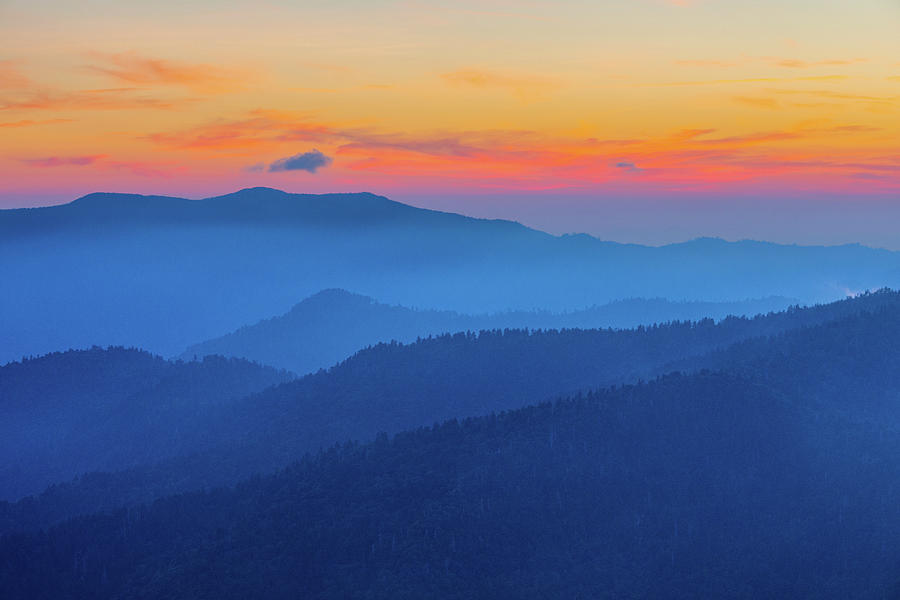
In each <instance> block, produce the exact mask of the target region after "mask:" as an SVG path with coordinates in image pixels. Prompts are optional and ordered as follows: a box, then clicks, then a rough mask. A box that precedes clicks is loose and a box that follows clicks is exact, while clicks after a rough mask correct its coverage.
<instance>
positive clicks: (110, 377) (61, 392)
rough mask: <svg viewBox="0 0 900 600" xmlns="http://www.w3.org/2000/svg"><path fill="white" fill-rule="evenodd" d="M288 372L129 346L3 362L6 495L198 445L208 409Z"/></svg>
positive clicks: (0, 416) (2, 489) (0, 480)
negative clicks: (168, 356)
mask: <svg viewBox="0 0 900 600" xmlns="http://www.w3.org/2000/svg"><path fill="white" fill-rule="evenodd" d="M290 378H291V376H290V375H289V374H287V373H284V372H280V371H277V370H275V369H272V368H269V367H262V366H260V365H256V364H252V363H249V362H247V361H243V360H235V359H224V358H219V357H207V358H205V359H204V360H202V361H199V362H190V363H182V362H169V361H166V360H163V359H162V358H160V357H158V356H153V355H151V354H148V353H147V352H143V351H138V350H131V349H125V348H108V349H101V348H93V349H90V350H82V351H69V352H61V353H54V354H50V355H47V356H43V357H40V358H35V359H30V360H25V361H22V362H17V363H11V364H9V365H6V366H4V367H0V456H2V457H3V461H2V463H0V499H7V500H8V499H17V498H20V497H22V496H23V495H26V494H33V493H36V492H40V491H42V490H44V489H45V488H46V487H47V486H48V485H50V484H51V483H55V482H59V481H67V480H69V479H71V478H73V477H75V476H76V475H79V474H81V473H85V472H90V471H100V470H121V469H125V468H129V467H133V466H136V465H140V464H146V463H148V462H158V461H160V460H162V459H164V458H169V457H173V456H180V455H183V454H185V453H186V452H195V451H196V449H197V447H198V445H199V444H202V440H203V439H204V438H205V436H207V435H208V432H207V431H206V428H207V427H208V426H209V418H208V417H209V414H210V412H213V411H216V410H220V409H221V408H222V407H223V406H225V405H227V404H228V403H230V402H234V401H237V400H238V399H241V398H244V397H245V396H247V395H249V394H251V393H253V392H257V391H259V390H262V389H264V388H266V387H269V386H271V385H275V384H277V383H281V382H284V381H287V380H289V379H290ZM185 439H190V440H191V442H190V444H189V445H188V446H185V441H184V440H185Z"/></svg>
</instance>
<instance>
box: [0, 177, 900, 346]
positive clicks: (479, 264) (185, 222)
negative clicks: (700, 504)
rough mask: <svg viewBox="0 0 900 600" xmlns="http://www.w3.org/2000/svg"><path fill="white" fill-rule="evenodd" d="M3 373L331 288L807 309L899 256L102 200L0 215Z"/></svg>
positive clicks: (219, 201)
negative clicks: (647, 242) (639, 241)
mask: <svg viewBox="0 0 900 600" xmlns="http://www.w3.org/2000/svg"><path fill="white" fill-rule="evenodd" d="M0 280H2V281H3V282H4V283H5V287H4V292H5V293H4V294H2V295H0V314H2V315H4V319H3V320H2V321H0V339H3V340H4V344H3V345H2V347H0V363H3V362H7V361H11V360H18V359H19V358H21V357H22V356H28V355H39V354H44V353H47V352H52V351H55V350H58V349H60V348H78V347H82V348H83V347H90V346H91V345H103V346H107V345H134V346H138V347H142V348H145V349H147V350H149V351H151V352H154V353H158V354H162V355H164V356H172V355H176V354H178V353H180V352H183V351H184V349H185V348H187V347H188V346H190V345H191V344H195V343H197V342H198V341H201V340H208V339H213V338H216V337H219V336H222V335H224V334H226V333H228V332H231V331H235V330H236V329H238V328H240V327H242V326H244V325H247V324H248V323H256V322H258V321H259V320H261V319H264V318H268V317H271V316H272V315H279V314H283V313H285V312H287V311H288V310H289V309H290V308H291V307H292V306H294V305H295V304H296V303H297V301H298V299H302V298H306V297H309V296H311V295H313V294H315V293H317V292H319V291H321V290H323V289H331V288H341V289H350V290H354V291H355V292H357V293H360V294H363V295H365V296H369V297H373V298H378V299H379V301H381V302H384V303H386V304H388V305H401V306H408V307H416V308H419V309H439V310H453V311H456V312H461V313H466V314H483V313H492V312H503V311H507V310H526V311H531V310H547V311H552V312H565V311H572V310H580V309H583V308H584V307H590V306H595V305H603V304H605V303H608V302H611V301H614V300H621V299H624V298H667V299H670V300H698V301H706V302H722V301H739V300H744V299H747V298H761V297H770V296H782V297H786V298H795V299H797V301H798V302H800V303H804V304H806V303H812V302H817V301H831V300H834V299H837V298H841V297H844V296H845V295H846V294H847V293H848V292H856V291H861V290H865V289H875V288H880V287H883V286H895V287H896V286H897V285H898V284H900V254H898V253H896V252H889V251H885V250H877V249H872V248H866V247H863V246H856V245H846V246H834V247H812V246H810V247H803V246H786V245H778V244H769V243H762V242H751V241H740V242H725V241H723V240H714V239H699V240H694V241H691V242H686V243H683V244H671V245H667V246H661V247H649V246H639V245H633V244H618V243H613V242H607V241H602V240H598V239H595V238H592V237H590V236H585V235H576V236H552V235H549V234H546V233H543V232H539V231H535V230H532V229H528V228H526V227H523V226H521V225H519V224H516V223H512V222H509V221H496V220H481V219H472V218H468V217H463V216H461V215H455V214H450V213H442V212H436V211H428V210H423V209H418V208H415V207H411V206H407V205H403V204H400V203H397V202H392V201H390V200H388V199H386V198H383V197H380V196H375V195H373V194H325V195H310V194H287V193H284V192H280V191H278V190H272V189H266V188H253V189H248V190H242V191H240V192H236V193H234V194H229V195H225V196H220V197H216V198H207V199H204V200H186V199H180V198H165V197H154V196H138V195H128V194H91V195H89V196H85V197H84V198H81V199H79V200H76V201H74V202H72V203H69V204H65V205H60V206H54V207H45V208H36V209H17V210H2V211H0Z"/></svg>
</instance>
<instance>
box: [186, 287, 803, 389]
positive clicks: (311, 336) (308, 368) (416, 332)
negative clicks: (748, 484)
mask: <svg viewBox="0 0 900 600" xmlns="http://www.w3.org/2000/svg"><path fill="white" fill-rule="evenodd" d="M790 305H791V302H790V301H789V300H787V299H784V298H766V299H763V300H748V301H744V302H721V303H712V302H670V301H667V300H664V299H652V300H645V299H628V300H619V301H617V302H613V303H610V304H606V305H603V306H595V307H591V308H589V309H585V310H580V311H572V312H568V313H561V314H557V313H551V312H548V311H515V312H514V311H508V312H503V313H495V314H490V315H463V314H460V313H457V312H453V311H437V310H415V309H411V308H406V307H402V306H389V305H387V304H382V303H379V302H376V301H375V300H374V299H372V298H368V297H366V296H362V295H359V294H352V293H350V292H346V291H344V290H325V291H322V292H319V293H318V294H315V295H313V296H310V297H309V298H307V299H306V300H304V301H303V302H300V303H299V304H297V305H295V306H294V307H293V308H292V309H291V310H290V311H288V312H287V313H285V314H284V315H281V316H279V317H273V318H271V319H265V320H263V321H260V322H258V323H256V324H254V325H250V326H245V327H241V328H240V329H238V330H237V331H234V332H232V333H229V334H226V335H224V336H221V337H218V338H215V339H212V340H208V341H205V342H201V343H199V344H195V345H193V346H191V347H189V348H188V349H187V350H185V351H184V353H182V355H181V358H183V359H185V360H190V359H191V358H192V357H196V356H207V355H220V356H234V357H240V358H246V359H249V360H253V361H256V362H259V363H262V364H266V365H271V366H274V367H279V368H282V369H288V370H291V371H293V372H295V373H312V372H315V371H317V370H319V369H324V368H327V367H330V366H331V365H333V364H335V363H338V362H340V361H342V360H344V359H345V358H347V357H349V356H350V355H351V354H353V353H354V352H356V351H357V350H359V349H362V348H366V347H367V346H371V345H374V344H377V343H379V342H391V341H398V342H403V343H410V342H414V341H416V339H417V338H422V337H428V336H432V335H439V334H442V333H452V332H459V331H482V330H493V329H566V328H579V329H597V328H610V327H612V328H631V327H637V326H638V325H642V324H644V325H650V324H653V323H664V322H669V321H698V320H701V319H703V318H713V319H722V318H724V317H726V316H729V315H736V316H743V315H751V316H752V315H756V314H765V313H769V312H774V311H777V310H783V309H784V308H787V307H788V306H790Z"/></svg>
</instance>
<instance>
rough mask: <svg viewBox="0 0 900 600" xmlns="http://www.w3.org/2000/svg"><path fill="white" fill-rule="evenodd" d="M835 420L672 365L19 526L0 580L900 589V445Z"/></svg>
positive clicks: (437, 593) (352, 589)
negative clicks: (659, 375)
mask: <svg viewBox="0 0 900 600" xmlns="http://www.w3.org/2000/svg"><path fill="white" fill-rule="evenodd" d="M834 425H835V423H834V422H833V420H832V419H830V418H829V417H827V416H824V417H823V416H821V415H819V416H816V415H814V414H812V413H811V412H810V411H808V410H806V409H804V408H803V407H802V406H798V405H797V404H796V403H795V402H794V401H793V399H792V398H791V397H786V396H783V395H780V394H775V393H773V392H772V391H770V390H768V389H766V388H765V387H762V386H759V385H757V384H754V383H752V382H750V381H747V380H745V379H742V378H738V377H733V376H729V375H723V374H711V373H704V374H700V375H695V376H690V377H684V376H672V377H667V378H664V379H662V380H659V381H656V382H653V383H651V384H643V385H639V386H636V387H626V388H622V389H617V390H612V391H605V392H601V393H597V394H591V395H588V396H580V397H575V398H573V399H569V400H564V401H560V402H557V403H555V404H543V405H540V406H538V407H530V408H525V409H520V410H517V411H513V412H509V413H504V414H501V415H499V416H490V417H482V418H477V419H467V420H465V421H463V422H461V423H460V422H458V421H450V422H447V423H445V424H443V425H435V426H434V427H432V428H428V429H420V430H417V431H413V432H407V433H403V434H400V435H397V436H396V437H394V438H393V439H389V438H387V437H381V438H379V439H378V440H376V441H375V442H373V443H371V444H366V445H361V446H360V445H352V444H350V445H343V446H341V447H335V448H332V449H330V450H328V451H326V452H324V453H321V454H319V455H318V456H316V457H313V458H308V459H305V460H304V461H302V462H300V463H298V464H296V465H294V466H292V467H290V468H289V469H287V470H286V471H284V472H282V473H280V474H278V475H275V476H272V477H266V478H262V479H260V478H257V479H254V480H252V481H249V482H246V483H244V484H242V485H239V486H238V487H237V488H235V489H232V490H217V491H212V492H202V493H195V494H189V495H181V496H174V497H171V498H167V499H165V500H161V501H158V502H156V503H154V504H153V506H150V507H144V508H140V509H131V510H120V511H116V512H113V513H110V514H107V515H97V516H93V517H84V518H80V519H76V520H72V521H69V522H67V523H65V524H63V525H61V526H58V527H55V528H53V529H52V530H50V531H49V532H47V533H41V534H28V535H14V536H6V537H4V538H2V540H0V589H2V590H4V596H5V597H6V598H9V599H10V600H15V599H19V598H23V599H24V598H29V599H32V598H51V597H79V598H86V597H90V598H161V597H185V596H188V597H192V598H198V599H200V598H217V599H219V598H245V597H247V596H248V595H255V594H260V593H264V594H265V595H266V596H267V597H271V598H289V597H296V596H297V595H300V596H302V597H304V598H336V597H367V598H410V599H411V598H422V597H441V598H497V597H515V598H545V597H575V598H589V597H590V598H594V597H642V598H698V597H707V598H708V597H718V598H751V597H752V598H759V597H791V598H883V597H886V596H887V595H888V594H889V593H892V592H896V589H897V588H896V587H895V586H896V583H897V581H898V577H897V575H896V568H895V567H896V564H897V560H898V559H900V542H898V540H897V538H896V536H894V535H893V533H892V532H893V531H894V530H895V529H896V527H897V526H898V525H900V508H898V506H900V505H898V503H896V502H893V501H890V500H891V498H892V497H893V496H892V494H891V490H892V489H893V487H892V486H891V485H890V484H889V482H890V481H894V480H896V478H897V476H898V475H900V469H898V467H900V464H898V460H897V458H896V457H897V456H898V455H900V454H898V452H897V450H900V447H898V446H897V443H896V438H895V437H890V438H885V439H882V440H878V439H873V438H871V437H870V436H869V435H867V433H866V432H864V431H857V432H854V431H852V430H851V429H848V428H847V427H845V425H846V424H841V427H840V429H838V428H835V427H834ZM838 430H839V431H840V433H836V431H838ZM176 540H177V542H176ZM826 548H827V552H826V551H825V549H826Z"/></svg>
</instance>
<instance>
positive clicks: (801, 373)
mask: <svg viewBox="0 0 900 600" xmlns="http://www.w3.org/2000/svg"><path fill="white" fill-rule="evenodd" d="M898 334H900V295H898V294H897V293H895V292H888V291H884V292H879V293H876V294H869V295H866V296H861V297H858V298H854V299H851V300H845V301H842V302H837V303H834V304H830V305H825V306H817V307H811V308H804V309H793V310H791V311H787V312H782V313H776V314H771V315H767V316H760V317H756V318H754V319H745V318H729V319H725V320H723V321H721V322H720V323H718V324H717V323H714V322H713V321H712V320H707V321H702V322H699V323H674V324H669V325H664V326H654V327H650V328H639V329H636V330H626V331H597V330H588V331H583V330H566V331H562V332H559V331H542V332H525V331H519V330H511V331H505V332H499V331H493V332H483V333H481V334H480V335H476V334H455V335H444V336H439V337H435V338H432V339H424V340H420V341H418V342H416V343H414V344H410V345H401V344H396V343H395V344H380V345H377V346H374V347H372V348H369V349H367V350H364V351H362V352H359V353H358V354H356V355H355V356H353V357H352V358H350V359H348V360H347V361H345V362H343V363H341V364H340V365H337V366H335V367H334V368H332V369H330V370H329V371H327V372H326V371H323V372H319V373H317V374H314V375H310V376H307V377H304V378H302V379H299V380H297V381H293V382H288V383H285V384H282V385H280V386H278V387H274V388H270V389H268V390H265V391H263V392H261V393H258V394H255V395H253V396H251V397H249V398H247V399H246V400H243V401H239V402H233V403H229V404H227V405H226V406H224V407H212V408H211V409H210V410H208V411H204V412H203V413H202V414H201V415H199V416H195V417H194V421H193V423H197V426H196V427H191V428H180V429H179V430H178V432H177V434H178V436H179V437H178V439H177V440H176V441H174V442H173V441H172V440H171V437H170V436H171V432H170V431H167V432H166V435H167V436H169V437H165V438H163V442H164V443H166V444H168V445H171V446H174V447H178V448H180V449H181V450H182V451H183V452H185V453H186V454H187V455H186V456H184V457H181V458H174V459H172V460H169V461H167V462H165V463H161V464H148V465H145V466H142V467H140V468H137V469H133V470H130V471H128V472H125V473H118V474H106V475H102V474H92V475H89V476H85V477H82V478H81V479H80V480H78V481H76V482H71V483H67V484H64V485H58V486H55V487H54V488H52V489H49V490H47V491H46V492H45V493H44V494H42V495H40V496H39V497H37V498H34V499H28V500H23V501H20V502H17V503H13V504H0V531H10V530H14V529H29V528H34V527H39V526H44V525H47V524H49V523H53V522H55V521H58V520H59V519H60V518H62V517H66V516H70V515H73V514H79V513H86V512H91V511H94V510H97V509H100V508H112V507H115V506H118V505H122V504H134V503H139V502H142V501H147V500H150V499H153V498H155V497H158V496H160V495H163V494H166V493H174V492H180V491H185V490H190V489H199V488H200V487H211V486H216V485H221V484H226V483H232V482H234V481H237V480H238V479H240V478H243V477H247V476H249V475H251V474H253V473H258V472H271V471H273V470H275V469H276V468H278V467H279V466H283V465H286V464H288V463H289V462H291V461H292V460H296V459H297V458H298V457H300V456H302V455H303V454H304V453H305V452H310V451H312V452H315V451H316V450H318V449H319V448H322V447H328V446H330V445H332V444H334V443H335V442H340V441H343V440H347V439H356V440H363V441H366V440H370V439H373V438H374V437H375V435H376V434H377V433H379V432H382V431H383V432H389V433H394V432H398V431H401V430H403V429H410V428H415V427H419V426H422V425H428V424H431V423H434V422H436V421H441V420H444V419H449V418H459V417H466V416H476V415H484V414H489V413H491V412H495V411H502V410H510V409H517V408H519V407H522V406H525V405H528V404H533V403H536V402H542V401H545V400H547V399H550V398H554V397H559V396H561V395H565V394H570V393H574V392H578V391H579V390H585V389H592V388H602V387H607V386H610V385H616V384H621V383H624V382H630V381H636V380H638V379H639V378H645V379H646V378H652V377H654V376H655V375H657V374H661V373H665V372H668V371H670V370H672V369H673V368H676V367H678V368H682V369H684V370H697V369H702V368H704V367H708V366H713V367H716V368H724V369H726V370H729V371H733V372H738V373H739V374H740V375H741V376H742V377H745V378H750V379H756V378H758V377H762V378H763V379H762V382H761V383H762V384H763V385H766V386H767V387H768V388H769V389H774V390H777V393H779V394H783V395H790V396H791V397H792V398H795V399H797V401H798V402H802V404H803V406H805V407H807V408H808V409H810V410H812V409H815V410H817V411H818V410H828V411H829V414H838V412H839V411H843V410H844V409H847V410H848V411H851V412H854V418H855V419H857V420H859V419H861V418H866V417H867V412H868V413H870V414H871V415H872V418H871V419H870V420H873V421H874V422H880V421H879V420H880V419H881V417H882V416H883V415H884V414H885V411H886V410H887V408H886V407H890V406H892V404H891V401H892V399H894V398H895V395H894V396H892V395H891V394H896V391H897V390H898V389H900V384H898V382H897V377H900V375H898V374H900V368H897V367H898V366H900V363H898V356H900V349H898V347H897V345H896V344H894V343H893V340H895V339H897V338H896V336H897V335H898ZM754 339H756V340H757V341H751V340H754ZM735 344H737V345H735ZM766 361H768V362H766ZM794 361H796V363H795V362H794ZM769 363H777V364H778V365H779V368H778V369H777V370H776V369H769V368H768V367H766V368H765V369H764V370H761V369H757V368H756V367H755V366H754V365H757V364H759V365H766V364H769ZM0 373H2V371H0ZM874 373H880V374H881V375H879V376H878V377H873V374H874ZM835 381H840V382H841V385H840V386H836V385H834V382H835ZM854 390H858V391H859V392H860V393H864V398H861V397H860V396H859V394H858V393H857V392H854ZM862 408H866V411H867V412H864V411H862V410H856V409H862ZM870 409H871V410H870ZM875 417H877V418H875ZM885 422H886V421H885ZM140 439H141V440H142V441H143V443H145V444H149V445H155V444H156V443H157V441H156V437H155V434H154V431H153V430H152V429H150V430H148V432H147V433H145V434H142V437H141V438H140ZM191 450H193V453H189V452H190V451H191Z"/></svg>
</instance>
